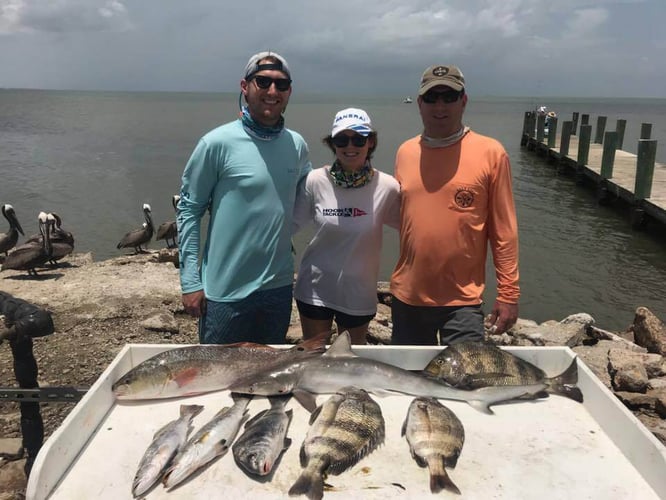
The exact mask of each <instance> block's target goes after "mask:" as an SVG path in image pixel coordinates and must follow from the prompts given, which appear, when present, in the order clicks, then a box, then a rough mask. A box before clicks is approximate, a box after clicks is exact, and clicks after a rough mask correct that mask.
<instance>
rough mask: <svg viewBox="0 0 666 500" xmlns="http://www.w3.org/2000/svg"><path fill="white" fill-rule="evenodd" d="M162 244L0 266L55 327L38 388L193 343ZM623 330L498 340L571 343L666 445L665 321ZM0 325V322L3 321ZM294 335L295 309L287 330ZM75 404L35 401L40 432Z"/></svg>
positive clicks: (2, 478)
mask: <svg viewBox="0 0 666 500" xmlns="http://www.w3.org/2000/svg"><path fill="white" fill-rule="evenodd" d="M172 261H173V254H172V253H169V252H168V251H161V252H151V253H147V254H140V255H125V256H121V257H117V258H113V259H110V260H105V261H99V262H96V261H94V260H93V257H92V255H91V254H73V255H71V256H70V257H69V258H68V260H67V262H65V263H63V264H62V265H61V266H60V267H58V268H45V269H44V270H39V275H38V276H37V277H28V275H27V273H25V272H15V271H3V272H2V273H0V290H2V291H3V292H6V293H9V294H11V295H13V296H15V297H17V298H20V299H23V300H25V301H28V302H30V303H33V304H35V305H37V306H40V307H43V308H45V309H47V310H48V311H50V312H51V314H52V317H53V320H54V324H55V333H54V334H53V335H49V336H46V337H41V338H37V339H35V340H34V348H33V351H34V355H35V359H36V360H37V363H38V367H39V383H40V386H42V387H46V386H73V387H79V388H87V387H90V385H92V383H93V382H94V381H95V380H96V379H97V378H98V377H99V375H100V374H101V373H102V371H103V370H104V369H105V368H106V367H107V366H108V365H109V364H110V363H111V362H112V361H113V359H114V358H115V356H116V355H117V354H118V352H119V351H120V349H121V348H122V347H123V346H124V345H125V344H127V343H172V344H190V343H197V341H198V339H197V326H196V320H194V319H193V318H191V317H189V316H188V315H187V314H185V312H184V310H183V308H182V305H181V303H180V287H179V281H178V270H177V269H176V268H175V267H174V266H173V265H172V263H171V262H172ZM390 299H391V296H390V293H388V287H387V284H386V283H380V284H379V286H378V302H379V304H378V313H377V316H376V318H375V320H373V321H372V323H371V325H370V335H369V342H370V343H374V344H386V343H389V342H390V334H391V324H390ZM627 320H628V325H629V326H628V328H627V330H626V331H624V332H608V331H605V330H603V328H601V327H599V326H598V325H596V324H595V321H594V318H592V317H591V316H590V315H588V314H585V313H581V314H574V315H572V316H569V317H567V318H564V319H562V320H561V321H547V322H544V323H541V324H537V323H536V322H533V321H530V320H526V319H520V320H519V321H518V323H517V325H516V326H515V327H514V328H513V329H512V330H511V331H510V332H508V333H505V334H503V335H501V336H495V335H488V339H489V340H491V341H493V342H495V343H496V344H498V345H526V346H568V347H570V348H572V350H573V351H574V352H575V353H576V354H577V355H578V356H579V357H580V359H581V360H582V361H583V362H584V363H585V364H586V365H587V366H588V367H589V368H590V369H591V370H592V371H593V372H594V373H595V375H596V376H597V377H598V378H599V379H600V380H601V381H602V383H603V384H605V385H606V386H607V387H608V388H609V389H610V390H611V391H613V392H614V394H615V395H616V396H617V397H618V398H619V399H620V400H621V401H622V402H623V403H624V404H625V405H626V406H627V407H628V408H629V409H630V410H631V411H632V412H633V413H634V415H636V417H637V418H638V419H639V420H640V421H641V422H643V424H644V425H645V426H646V427H647V428H648V429H649V430H650V431H651V432H652V433H653V434H654V435H655V436H657V438H658V439H660V440H661V441H662V442H663V443H666V420H665V419H666V360H665V358H664V356H665V355H666V326H665V325H664V323H663V322H662V321H661V320H660V319H659V318H657V317H655V316H654V315H653V314H652V313H651V312H650V311H649V310H648V309H647V308H644V307H639V308H637V310H636V314H635V317H634V318H633V321H632V318H627ZM0 330H1V329H0ZM299 338H300V324H299V321H298V314H297V313H296V311H295V309H294V310H293V312H292V322H291V326H290V330H289V333H288V340H289V341H290V342H297V341H298V340H299ZM15 386H16V380H15V376H14V371H13V366H12V354H11V350H10V349H9V345H8V343H7V342H4V343H2V344H0V387H15ZM73 407H74V403H42V404H41V414H42V418H43V420H44V428H45V429H44V430H45V439H47V438H48V436H49V435H50V434H52V433H53V431H54V430H55V429H56V428H57V427H58V426H59V425H60V424H61V422H62V420H63V419H64V418H65V417H66V415H67V414H68V413H69V412H70V411H71V409H72V408H73ZM19 423H20V415H19V409H18V403H9V402H5V403H3V404H2V405H0V429H1V431H0V457H2V456H3V454H7V455H9V454H14V453H18V452H20V451H21V432H20V425H19ZM24 464H25V460H24V459H22V460H7V459H4V458H0V500H7V499H16V498H23V492H24V491H25V483H26V479H25V474H24V473H23V467H24Z"/></svg>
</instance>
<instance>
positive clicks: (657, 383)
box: [648, 378, 666, 390]
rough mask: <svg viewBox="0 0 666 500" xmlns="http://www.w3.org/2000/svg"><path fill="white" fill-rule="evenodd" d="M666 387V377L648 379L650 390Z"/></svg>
mask: <svg viewBox="0 0 666 500" xmlns="http://www.w3.org/2000/svg"><path fill="white" fill-rule="evenodd" d="M650 389H666V378H651V379H650V380H648V390H650Z"/></svg>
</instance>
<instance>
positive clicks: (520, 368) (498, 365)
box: [423, 341, 583, 403]
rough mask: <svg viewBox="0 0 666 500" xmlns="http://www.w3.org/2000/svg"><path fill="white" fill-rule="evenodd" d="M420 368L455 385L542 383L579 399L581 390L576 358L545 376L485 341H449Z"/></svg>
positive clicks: (460, 387) (553, 391) (560, 392)
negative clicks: (549, 375) (555, 371)
mask: <svg viewBox="0 0 666 500" xmlns="http://www.w3.org/2000/svg"><path fill="white" fill-rule="evenodd" d="M423 372H424V373H425V374H427V375H429V376H432V377H435V378H436V379H438V380H443V381H444V382H446V383H447V384H451V385H452V386H453V387H457V388H459V389H478V388H480V387H489V386H512V385H523V384H539V383H544V384H546V388H545V391H546V392H549V393H552V394H559V395H560V396H565V397H567V398H570V399H573V400H574V401H578V402H579V403H582V402H583V393H582V392H581V391H580V389H579V388H578V387H576V384H577V383H578V364H577V360H576V359H574V360H573V361H572V362H571V365H569V367H568V368H567V369H566V370H564V371H563V372H562V373H560V374H559V375H557V376H555V377H548V375H546V373H545V372H544V371H543V370H542V369H541V368H539V367H538V366H535V365H533V364H532V363H530V362H528V361H525V360H523V359H520V358H519V357H517V356H514V355H513V354H511V353H510V352H508V351H505V350H503V349H500V348H499V347H497V346H496V345H495V344H492V343H489V342H478V341H465V342H460V343H458V344H453V345H450V346H448V347H447V348H446V349H444V350H442V352H440V353H439V354H438V355H437V356H435V357H434V358H433V359H432V361H430V363H428V365H427V366H426V367H425V368H424V370H423Z"/></svg>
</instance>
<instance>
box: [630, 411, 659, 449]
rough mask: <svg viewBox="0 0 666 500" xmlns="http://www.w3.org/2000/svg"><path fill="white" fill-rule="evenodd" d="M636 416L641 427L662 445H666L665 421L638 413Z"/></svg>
mask: <svg viewBox="0 0 666 500" xmlns="http://www.w3.org/2000/svg"><path fill="white" fill-rule="evenodd" d="M636 416H637V417H638V420H640V421H641V422H642V423H643V425H644V426H645V427H647V429H648V430H649V431H650V432H652V434H654V435H655V436H656V438H657V439H659V441H661V442H662V444H664V445H666V420H664V419H662V418H659V417H658V416H655V415H648V414H645V413H638V414H636Z"/></svg>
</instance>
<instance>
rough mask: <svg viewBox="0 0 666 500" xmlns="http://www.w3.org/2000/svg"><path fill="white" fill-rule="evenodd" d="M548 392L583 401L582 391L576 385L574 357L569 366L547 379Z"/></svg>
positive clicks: (576, 365)
mask: <svg viewBox="0 0 666 500" xmlns="http://www.w3.org/2000/svg"><path fill="white" fill-rule="evenodd" d="M546 382H548V386H549V387H548V392H550V393H552V394H559V395H560V396H564V397H566V398H569V399H573V400H574V401H578V402H579V403H582V402H583V393H582V392H581V390H580V389H579V388H578V387H576V384H577V383H578V359H577V358H574V359H573V361H572V362H571V364H570V365H569V367H568V368H567V369H566V370H564V371H563V372H562V373H560V374H559V375H558V376H556V377H553V378H552V379H547V380H546Z"/></svg>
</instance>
